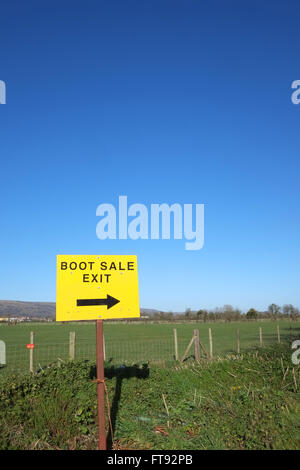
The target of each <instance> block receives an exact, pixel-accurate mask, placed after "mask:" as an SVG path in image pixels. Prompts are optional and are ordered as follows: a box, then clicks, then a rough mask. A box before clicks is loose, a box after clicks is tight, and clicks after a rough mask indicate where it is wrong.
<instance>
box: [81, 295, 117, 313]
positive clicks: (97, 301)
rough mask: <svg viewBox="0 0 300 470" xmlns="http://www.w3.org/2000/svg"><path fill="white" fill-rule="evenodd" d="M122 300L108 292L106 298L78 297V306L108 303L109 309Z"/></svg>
mask: <svg viewBox="0 0 300 470" xmlns="http://www.w3.org/2000/svg"><path fill="white" fill-rule="evenodd" d="M119 302H120V301H119V300H118V299H115V298H114V297H112V296H111V295H108V294H107V297H106V299H77V307H86V306H87V305H106V306H107V310H108V309H109V308H111V307H113V306H114V305H116V304H118V303H119Z"/></svg>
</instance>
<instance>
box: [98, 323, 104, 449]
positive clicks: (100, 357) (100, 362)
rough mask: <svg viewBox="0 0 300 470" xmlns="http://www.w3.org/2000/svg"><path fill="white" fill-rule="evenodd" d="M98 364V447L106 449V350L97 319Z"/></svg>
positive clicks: (101, 328) (101, 324)
mask: <svg viewBox="0 0 300 470" xmlns="http://www.w3.org/2000/svg"><path fill="white" fill-rule="evenodd" d="M96 355H97V358H96V364H97V380H96V382H97V396H98V429H99V440H98V449H99V450H106V431H105V389H104V380H105V379H104V351H103V322H102V320H96Z"/></svg>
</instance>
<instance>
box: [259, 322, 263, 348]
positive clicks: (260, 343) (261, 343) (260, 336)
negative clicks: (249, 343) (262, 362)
mask: <svg viewBox="0 0 300 470" xmlns="http://www.w3.org/2000/svg"><path fill="white" fill-rule="evenodd" d="M259 345H260V347H261V348H262V345H263V338H262V327H261V326H260V327H259Z"/></svg>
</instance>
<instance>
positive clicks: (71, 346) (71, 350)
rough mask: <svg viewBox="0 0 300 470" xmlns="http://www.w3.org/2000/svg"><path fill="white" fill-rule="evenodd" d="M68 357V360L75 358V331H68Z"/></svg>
mask: <svg viewBox="0 0 300 470" xmlns="http://www.w3.org/2000/svg"><path fill="white" fill-rule="evenodd" d="M69 359H70V361H74V359H75V331H70V337H69Z"/></svg>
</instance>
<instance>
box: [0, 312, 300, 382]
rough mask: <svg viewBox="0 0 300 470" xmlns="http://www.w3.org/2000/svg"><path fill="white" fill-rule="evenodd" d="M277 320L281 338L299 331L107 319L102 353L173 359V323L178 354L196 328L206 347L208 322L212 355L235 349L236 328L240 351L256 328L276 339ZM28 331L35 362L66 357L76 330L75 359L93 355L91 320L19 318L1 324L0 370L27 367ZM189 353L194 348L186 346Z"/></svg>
mask: <svg viewBox="0 0 300 470" xmlns="http://www.w3.org/2000/svg"><path fill="white" fill-rule="evenodd" d="M277 325H279V327H280V336H281V341H282V342H287V341H289V342H290V341H291V340H292V339H293V338H295V337H300V323H299V322H290V321H282V322H271V321H264V322H228V323H220V322H215V323H181V324H180V323H178V324H175V323H165V324H164V323H148V324H147V323H109V322H106V323H105V324H104V335H105V347H106V359H107V360H110V361H111V362H112V363H120V362H124V363H127V362H132V361H150V362H151V361H152V362H155V361H156V362H160V361H172V360H173V359H174V339H173V329H174V328H176V329H177V336H178V351H179V358H180V357H181V356H182V355H183V352H184V350H185V349H186V346H187V344H188V342H189V340H190V339H191V337H192V334H193V330H194V329H195V328H197V329H198V330H199V337H200V341H201V343H202V344H203V346H204V347H205V349H206V350H208V348H209V341H208V328H211V330H212V336H213V354H214V357H216V356H222V357H224V356H225V355H227V354H231V353H235V352H236V335H237V330H238V329H239V331H240V342H241V352H246V351H249V350H251V349H255V348H257V347H259V328H260V327H261V328H262V333H263V345H264V346H269V345H271V344H273V343H275V342H277ZM30 331H33V332H34V343H35V350H34V366H35V368H36V369H37V368H39V367H44V366H45V365H47V364H49V363H51V362H54V361H58V360H62V361H67V360H68V357H69V333H70V332H71V331H75V332H76V354H75V359H91V360H93V359H94V358H95V325H94V324H93V323H76V322H73V323H68V324H67V323H45V324H43V323H21V324H16V325H7V324H1V325H0V339H1V340H3V341H5V343H6V348H7V367H6V368H2V369H1V372H2V373H4V371H5V372H8V371H13V370H16V371H17V370H18V371H22V370H24V371H26V370H28V367H29V351H28V350H27V349H26V344H27V343H29V342H30ZM190 353H191V354H192V353H193V351H191V352H190Z"/></svg>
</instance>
